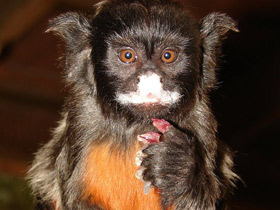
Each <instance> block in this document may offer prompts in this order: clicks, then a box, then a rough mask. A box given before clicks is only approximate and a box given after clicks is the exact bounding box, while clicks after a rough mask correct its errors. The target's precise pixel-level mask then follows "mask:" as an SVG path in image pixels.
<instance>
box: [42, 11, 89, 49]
mask: <svg viewBox="0 0 280 210" xmlns="http://www.w3.org/2000/svg"><path fill="white" fill-rule="evenodd" d="M50 31H52V32H54V33H55V34H56V35H58V36H59V37H61V38H62V40H63V41H64V42H65V44H66V47H67V50H73V51H76V50H77V47H78V49H80V47H85V46H86V45H88V44H89V37H90V33H91V27H90V24H89V22H88V20H87V19H86V18H85V17H84V16H83V15H80V14H78V13H74V12H68V13H65V14H62V15H60V16H58V17H56V18H54V19H52V20H51V21H50V22H49V28H48V30H47V31H46V32H50Z"/></svg>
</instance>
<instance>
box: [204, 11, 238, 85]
mask: <svg viewBox="0 0 280 210" xmlns="http://www.w3.org/2000/svg"><path fill="white" fill-rule="evenodd" d="M200 24H201V28H200V33H201V37H202V48H203V64H202V68H203V69H202V71H203V79H202V81H203V84H202V85H203V87H204V88H205V89H206V90H210V89H212V88H213V87H215V84H216V72H215V69H216V62H217V59H218V58H219V56H220V54H221V45H222V41H223V40H224V39H225V38H226V34H227V32H228V31H229V30H232V31H235V32H238V29H237V24H236V22H235V21H234V20H233V19H232V18H230V17H229V16H227V15H226V14H221V13H211V14H209V15H207V16H206V17H205V18H203V19H202V20H201V22H200Z"/></svg>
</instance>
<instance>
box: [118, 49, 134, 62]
mask: <svg viewBox="0 0 280 210" xmlns="http://www.w3.org/2000/svg"><path fill="white" fill-rule="evenodd" d="M120 59H121V61H122V62H124V63H132V62H134V61H135V59H136V55H135V52H134V51H133V50H130V49H126V50H122V51H121V53H120Z"/></svg>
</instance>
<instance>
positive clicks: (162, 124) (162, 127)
mask: <svg viewBox="0 0 280 210" xmlns="http://www.w3.org/2000/svg"><path fill="white" fill-rule="evenodd" d="M152 121H153V125H154V126H155V127H156V128H157V129H158V130H159V131H160V132H161V133H165V132H166V131H167V130H168V129H169V128H170V127H172V125H171V124H170V123H169V122H167V121H166V120H164V119H152Z"/></svg>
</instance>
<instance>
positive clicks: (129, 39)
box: [107, 30, 191, 50]
mask: <svg viewBox="0 0 280 210" xmlns="http://www.w3.org/2000/svg"><path fill="white" fill-rule="evenodd" d="M138 32H139V31H138ZM144 32H145V31H142V33H136V32H135V31H131V30H128V31H124V32H122V33H121V34H119V33H114V34H113V35H112V36H110V37H109V39H108V41H107V42H108V44H109V45H113V46H114V47H117V48H121V47H132V48H133V47H137V48H138V49H142V50H145V49H146V47H147V43H148V45H150V46H153V48H164V47H168V46H169V47H171V46H173V47H176V48H178V49H182V50H183V49H184V48H186V47H187V46H188V45H189V43H190V41H191V38H190V37H183V36H181V34H180V33H179V32H177V31H173V32H170V31H169V32H167V33H165V34H161V33H157V34H156V33H151V32H148V33H146V34H145V33H144Z"/></svg>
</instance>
